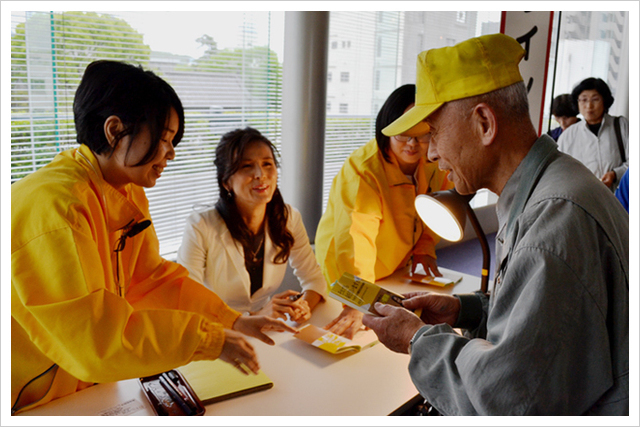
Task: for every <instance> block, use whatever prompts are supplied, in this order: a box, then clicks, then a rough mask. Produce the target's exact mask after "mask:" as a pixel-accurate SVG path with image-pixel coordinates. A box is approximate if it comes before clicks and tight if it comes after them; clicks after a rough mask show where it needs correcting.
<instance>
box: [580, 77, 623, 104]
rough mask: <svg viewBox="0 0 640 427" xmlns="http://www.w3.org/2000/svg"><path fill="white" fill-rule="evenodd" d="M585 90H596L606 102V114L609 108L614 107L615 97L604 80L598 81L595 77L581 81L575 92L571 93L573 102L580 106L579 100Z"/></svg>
mask: <svg viewBox="0 0 640 427" xmlns="http://www.w3.org/2000/svg"><path fill="white" fill-rule="evenodd" d="M585 90H595V91H596V92H598V93H599V94H600V96H602V100H603V101H604V112H605V113H608V112H609V107H611V105H613V101H614V99H613V95H611V89H609V85H608V84H607V83H606V82H605V81H604V80H602V79H597V78H595V77H589V78H588V79H584V80H583V81H581V82H580V83H579V84H578V85H577V86H576V87H575V88H573V90H572V91H571V98H573V102H574V103H575V105H576V108H577V106H578V98H579V97H580V94H581V93H582V92H584V91H585Z"/></svg>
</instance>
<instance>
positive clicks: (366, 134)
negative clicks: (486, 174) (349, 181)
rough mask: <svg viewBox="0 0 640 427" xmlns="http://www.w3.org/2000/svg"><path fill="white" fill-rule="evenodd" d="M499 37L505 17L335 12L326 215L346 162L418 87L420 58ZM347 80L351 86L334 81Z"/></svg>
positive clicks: (493, 14)
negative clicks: (403, 90) (403, 94)
mask: <svg viewBox="0 0 640 427" xmlns="http://www.w3.org/2000/svg"><path fill="white" fill-rule="evenodd" d="M461 16H462V17H463V18H464V19H461V18H460V17H461ZM499 31H500V12H460V11H429V12H425V11H409V12H388V11H363V12H358V11H342V12H331V15H330V22H329V43H330V47H331V49H329V57H328V76H329V78H328V79H327V114H326V130H325V158H324V161H325V163H324V178H323V179H324V188H323V204H322V209H323V210H324V209H326V206H327V200H328V198H329V191H330V188H331V183H332V181H333V179H334V177H335V176H336V174H337V173H338V172H339V171H340V168H341V167H342V165H343V163H344V161H345V160H346V159H347V157H348V156H349V155H350V154H351V153H352V152H353V151H354V150H355V149H357V148H359V147H361V146H362V145H364V144H365V143H366V142H368V141H369V140H370V139H372V138H374V137H375V119H376V116H377V115H378V111H379V110H380V108H381V107H382V105H383V104H384V102H385V101H386V99H387V97H388V96H389V95H390V94H391V92H393V91H394V90H395V89H396V88H397V87H399V86H401V85H403V84H408V83H415V80H416V79H415V77H416V60H417V57H418V54H419V53H420V52H422V51H424V50H427V49H431V48H439V47H443V46H449V45H454V44H456V43H458V42H461V41H463V40H466V39H468V38H471V37H475V36H477V35H481V34H489V33H496V32H499ZM345 74H347V75H348V76H349V78H348V81H344V80H343V79H342V78H331V76H343V75H345ZM345 80H346V79H345ZM485 199H487V200H493V199H488V198H487V197H485ZM483 200H484V199H483ZM478 202H480V201H478ZM480 203H482V204H485V203H490V201H488V202H485V201H482V202H480Z"/></svg>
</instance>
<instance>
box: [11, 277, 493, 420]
mask: <svg viewBox="0 0 640 427" xmlns="http://www.w3.org/2000/svg"><path fill="white" fill-rule="evenodd" d="M440 270H441V272H443V273H444V274H447V273H454V272H451V270H447V269H444V268H441V269H440ZM457 274H460V275H462V276H463V280H462V281H461V282H460V283H458V284H456V285H454V286H453V287H451V286H450V287H445V288H440V287H437V286H429V285H422V284H418V283H415V282H411V281H410V280H408V279H404V278H403V277H402V275H403V272H402V271H399V272H396V273H395V274H394V275H392V276H390V277H389V278H386V279H384V280H381V281H379V282H378V283H379V284H380V285H381V286H384V287H386V288H387V289H390V290H393V291H395V292H398V293H406V292H411V291H418V290H422V291H425V290H428V291H433V292H441V293H447V294H452V293H453V292H454V291H455V293H465V292H473V291H475V290H477V289H478V288H479V286H480V279H479V278H478V277H475V276H469V275H465V274H461V273H457ZM341 308H342V306H341V304H340V303H338V302H337V301H335V300H333V299H331V298H329V300H328V301H326V302H323V303H321V304H319V305H318V307H316V309H315V310H314V313H313V316H312V318H311V320H310V321H309V322H310V323H312V324H314V325H316V326H320V327H323V326H324V325H326V324H327V323H328V322H329V321H330V320H331V319H333V318H334V317H335V316H337V314H338V313H340V311H341ZM270 336H271V337H272V338H273V339H274V341H275V342H276V344H275V346H269V345H266V344H264V343H262V342H260V341H258V340H256V339H254V338H249V340H250V342H251V344H252V345H253V346H254V348H255V349H256V351H257V353H258V359H259V362H260V365H261V368H262V370H263V371H264V373H265V374H267V376H268V377H269V378H271V380H272V381H273V383H274V386H273V388H271V389H269V390H265V391H260V392H256V393H253V394H249V395H246V396H241V397H237V398H234V399H231V400H227V401H223V402H217V403H213V404H211V405H208V406H207V407H206V413H205V415H217V416H255V415H260V416H289V415H296V416H305V415H313V416H367V415H369V416H370V415H388V414H390V413H391V412H393V411H394V410H396V409H397V408H399V407H400V406H402V405H403V404H404V403H405V402H407V401H409V400H411V399H412V398H413V397H415V396H416V395H417V394H418V392H417V390H416V388H415V386H414V385H413V383H412V381H411V378H410V377H409V373H408V369H407V367H408V363H409V356H408V355H406V354H398V353H394V352H392V351H390V350H389V349H387V348H386V347H385V346H384V345H382V344H377V345H375V346H373V347H371V348H368V349H366V350H364V351H361V352H359V353H350V354H346V355H344V354H343V355H332V354H330V353H327V352H325V351H323V350H320V349H318V348H315V347H313V346H311V345H309V344H307V343H304V342H302V341H300V340H298V339H296V338H294V337H293V335H292V334H291V333H288V332H283V333H275V332H272V333H270ZM109 410H112V411H114V410H120V411H121V413H122V414H124V415H153V411H152V409H151V406H150V405H149V403H148V402H147V400H146V398H145V396H144V394H143V393H142V390H141V387H140V384H139V382H138V380H137V379H131V380H124V381H119V382H116V383H106V384H98V385H95V386H93V387H90V388H88V389H86V390H82V391H80V392H77V393H74V394H72V395H70V396H66V397H63V398H60V399H56V400H54V401H52V402H50V403H48V404H46V405H43V406H41V407H37V408H34V409H32V410H30V411H26V412H24V413H21V414H19V415H88V416H91V415H100V414H102V413H103V412H105V411H109Z"/></svg>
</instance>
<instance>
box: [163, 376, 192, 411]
mask: <svg viewBox="0 0 640 427" xmlns="http://www.w3.org/2000/svg"><path fill="white" fill-rule="evenodd" d="M159 379H160V384H161V385H162V387H164V389H165V390H167V393H169V395H170V396H171V398H172V399H173V400H174V401H175V402H176V403H177V404H178V406H180V409H182V412H184V413H185V414H186V415H193V410H192V409H191V408H190V407H189V405H187V403H186V402H185V401H184V399H182V397H181V396H180V393H178V391H177V387H176V385H175V384H173V382H171V381H169V380H167V378H166V377H165V376H164V374H163V375H160V378H159Z"/></svg>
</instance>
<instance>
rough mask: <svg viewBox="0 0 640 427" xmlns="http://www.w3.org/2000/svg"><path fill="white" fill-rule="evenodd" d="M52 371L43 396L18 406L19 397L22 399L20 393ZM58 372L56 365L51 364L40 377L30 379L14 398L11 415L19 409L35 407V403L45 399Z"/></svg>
mask: <svg viewBox="0 0 640 427" xmlns="http://www.w3.org/2000/svg"><path fill="white" fill-rule="evenodd" d="M52 369H53V370H54V371H53V377H52V378H51V383H50V384H49V387H48V388H47V390H46V391H45V392H44V394H43V395H42V397H40V398H39V399H37V400H34V401H33V402H30V403H28V404H26V405H23V406H18V402H20V397H22V393H23V392H24V391H25V390H26V389H27V388H28V387H29V386H30V385H31V384H33V382H34V381H36V380H37V379H39V378H41V377H43V376H45V375H47V374H48V373H50V372H51V370H52ZM57 371H58V365H57V364H55V363H54V364H53V365H51V366H50V367H49V368H48V369H47V370H46V371H44V372H43V373H41V374H40V375H38V376H36V377H34V378H32V379H31V380H29V382H28V383H26V384H25V386H24V387H22V389H21V390H20V393H18V397H17V398H16V401H15V403H14V404H13V407H11V415H13V414H15V413H16V412H18V411H19V410H21V409H24V408H27V407H29V406H32V405H35V404H36V403H38V402H40V401H41V400H42V399H44V398H45V396H46V395H47V394H48V393H49V390H51V386H53V380H54V379H55V377H56V372H57Z"/></svg>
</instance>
